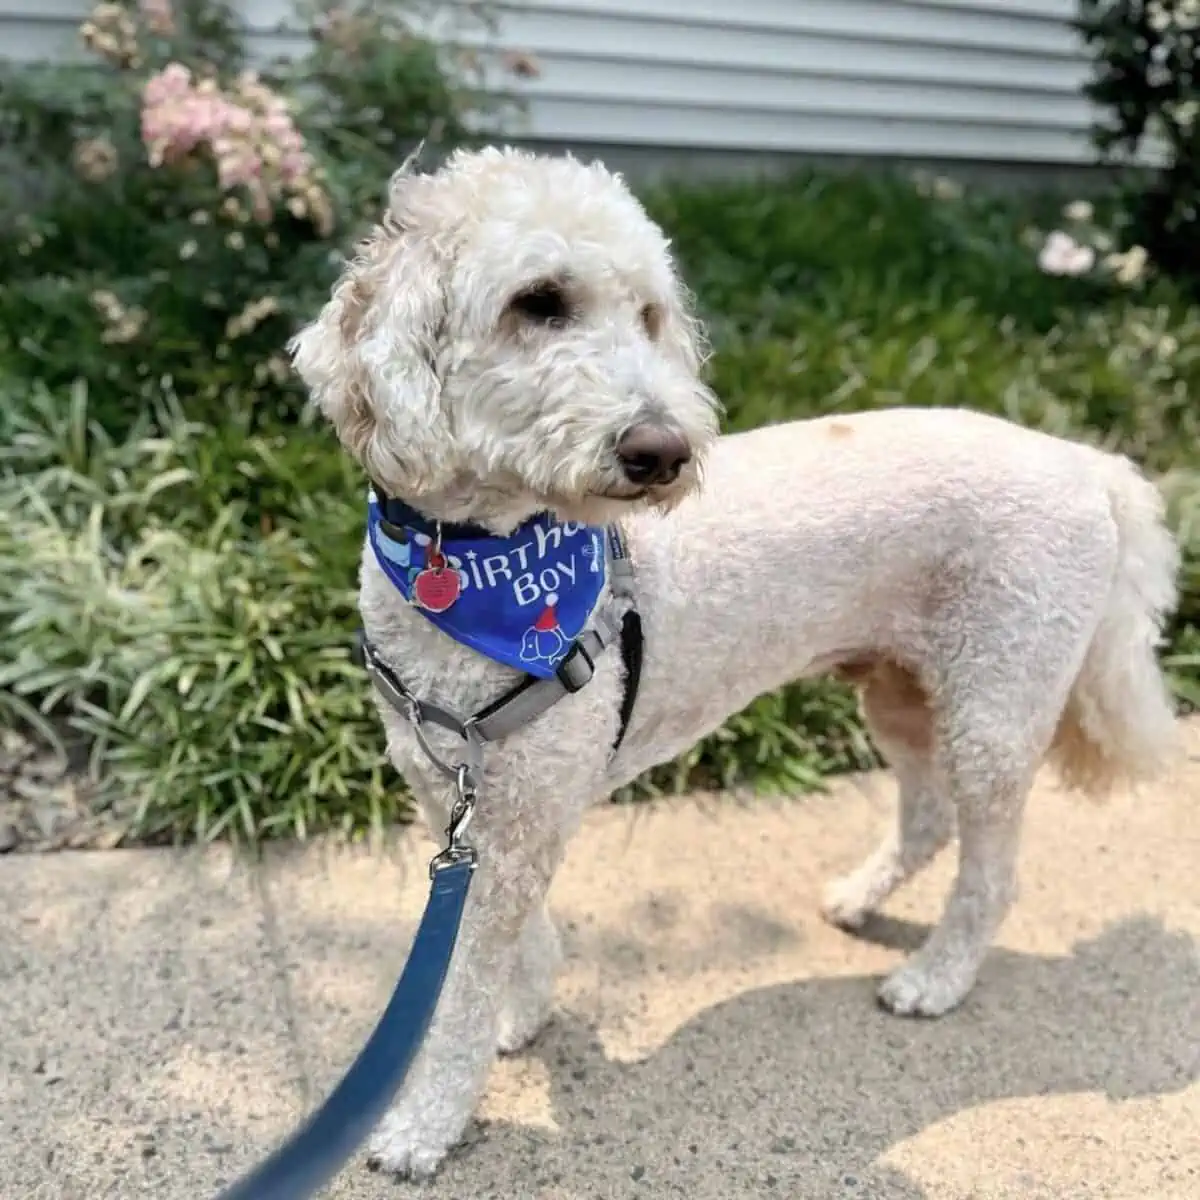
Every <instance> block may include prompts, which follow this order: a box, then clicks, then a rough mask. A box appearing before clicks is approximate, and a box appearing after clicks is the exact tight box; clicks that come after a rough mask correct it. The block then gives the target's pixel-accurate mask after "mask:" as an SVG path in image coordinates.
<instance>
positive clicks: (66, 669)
mask: <svg viewBox="0 0 1200 1200" xmlns="http://www.w3.org/2000/svg"><path fill="white" fill-rule="evenodd" d="M647 199H648V203H649V204H650V207H651V209H652V211H653V213H654V215H655V216H656V217H658V218H659V219H660V220H661V221H662V222H663V224H664V225H665V226H666V228H667V229H668V231H669V232H670V234H671V236H672V238H673V239H674V243H675V247H676V251H677V253H678V255H679V258H680V261H681V263H682V264H683V267H684V271H685V274H686V276H687V278H688V280H689V282H690V284H691V285H692V287H693V289H694V290H695V292H696V294H697V300H698V303H699V306H700V308H701V311H702V313H703V315H704V317H705V318H706V320H707V321H708V323H709V325H710V328H711V331H712V335H713V340H714V344H715V349H716V358H715V360H714V363H713V375H714V381H715V383H716V386H717V388H718V391H719V392H720V393H721V395H722V398H723V399H724V401H725V403H726V405H727V408H728V424H729V426H730V427H731V428H746V427H750V426H754V425H759V424H762V423H764V422H769V421H777V420H783V419H788V418H792V417H797V416H805V415H814V414H818V413H828V412H835V411H845V410H850V409H859V408H869V407H881V406H888V405H895V404H898V403H906V404H925V405H960V404H965V405H968V406H971V407H977V408H983V409H987V410H990V411H993V412H999V413H1002V414H1005V415H1008V416H1010V417H1013V418H1015V419H1017V420H1020V421H1022V422H1024V423H1027V424H1030V425H1035V426H1038V427H1041V428H1045V429H1049V430H1051V431H1054V432H1058V433H1069V434H1071V435H1073V436H1080V437H1085V438H1088V439H1091V440H1094V441H1096V442H1099V443H1102V444H1105V445H1109V446H1112V447H1114V448H1119V449H1122V450H1125V451H1127V452H1129V453H1131V454H1132V455H1134V456H1135V457H1137V458H1138V459H1139V460H1140V461H1142V462H1143V463H1145V464H1146V465H1147V467H1148V468H1149V469H1150V470H1152V471H1153V472H1155V473H1156V474H1159V475H1161V476H1163V484H1164V488H1165V490H1166V491H1167V493H1168V495H1169V497H1170V500H1171V511H1172V519H1173V521H1174V523H1175V525H1176V527H1177V529H1178V530H1179V531H1180V536H1181V538H1182V540H1183V541H1184V544H1185V550H1186V556H1187V560H1186V561H1187V565H1186V568H1185V574H1184V579H1183V584H1184V603H1183V607H1182V609H1181V612H1180V616H1179V618H1178V619H1177V621H1176V623H1175V625H1174V627H1173V628H1172V631H1171V633H1172V636H1171V645H1170V647H1169V650H1168V653H1167V655H1166V662H1167V665H1168V667H1169V669H1170V672H1171V676H1172V680H1173V683H1174V686H1175V688H1176V690H1177V693H1178V695H1179V697H1180V699H1181V701H1182V702H1184V703H1190V704H1193V705H1195V704H1197V703H1198V702H1200V635H1198V634H1197V632H1196V629H1197V627H1198V626H1200V449H1198V447H1200V441H1198V434H1200V428H1198V426H1200V411H1198V410H1197V407H1196V405H1195V403H1194V402H1193V400H1192V399H1191V397H1192V396H1194V395H1195V394H1196V392H1197V388H1198V386H1200V312H1197V311H1196V310H1194V309H1191V308H1189V307H1187V306H1186V305H1185V304H1184V303H1183V302H1182V301H1181V300H1179V299H1178V298H1177V297H1176V295H1175V294H1174V292H1173V291H1172V289H1171V288H1170V287H1169V286H1168V285H1167V284H1165V283H1159V284H1155V285H1153V286H1152V288H1151V289H1150V290H1149V291H1147V292H1144V293H1139V294H1124V293H1119V292H1115V291H1112V290H1111V289H1107V288H1105V287H1103V286H1100V285H1096V284H1091V283H1087V282H1083V281H1069V280H1067V281H1064V280H1055V279H1050V278H1047V277H1045V276H1043V275H1042V274H1041V273H1040V272H1039V271H1038V270H1037V268H1036V265H1035V263H1034V261H1033V255H1032V252H1031V250H1030V249H1029V246H1028V241H1027V233H1028V230H1029V228H1030V226H1031V224H1034V223H1038V224H1041V225H1042V227H1046V223H1047V222H1048V221H1050V220H1051V219H1052V217H1053V214H1054V211H1055V203H1056V202H1051V201H1049V200H1036V199H1035V200H1024V201H1021V200H1014V199H1008V200H1000V199H996V198H989V197H986V196H971V195H968V196H965V197H958V198H950V199H937V198H933V197H931V196H928V195H924V194H922V192H921V191H920V190H918V189H917V188H915V187H914V186H913V185H912V183H911V182H910V181H907V180H904V179H900V178H886V177H881V176H878V175H873V176H863V175H845V174H831V173H823V172H808V173H805V174H803V175H800V176H797V177H796V178H794V179H791V180H788V181H786V182H782V183H774V184H761V183H739V184H733V185H728V186H718V187H712V186H708V187H701V188H697V187H676V188H671V189H665V190H662V191H659V192H656V193H654V194H652V195H650V196H648V198H647ZM184 399H185V400H186V397H184ZM0 405H2V412H0V434H2V435H3V436H0V447H3V449H0V572H2V573H3V577H4V578H5V579H7V580H9V581H10V587H9V588H6V589H4V590H3V591H2V592H0V663H6V664H8V665H7V666H3V667H0V716H2V715H3V714H4V713H5V712H7V714H8V716H9V718H10V719H13V720H22V721H26V722H40V721H42V720H43V718H44V717H45V716H46V714H54V715H56V716H61V715H64V714H69V715H70V716H71V718H72V720H73V721H74V722H75V723H76V724H77V725H79V726H80V727H81V728H82V729H84V730H85V731H86V732H87V734H88V735H89V736H90V737H91V739H92V745H93V751H94V752H93V761H94V764H95V768H96V770H97V773H98V774H99V775H100V777H101V778H102V780H103V781H104V783H105V785H106V786H107V787H108V788H109V789H110V791H111V792H112V793H113V794H116V795H120V796H123V797H131V798H132V799H133V801H134V803H135V804H136V816H137V821H138V828H139V830H140V831H141V832H143V833H145V834H149V835H162V836H175V837H211V836H216V835H234V836H238V837H240V838H255V837H260V836H270V835H275V834H282V833H293V832H297V833H306V832H311V831H314V830H317V829H320V828H325V827H330V826H332V827H337V828H341V829H344V830H347V831H361V830H363V829H365V828H367V827H370V826H372V825H375V826H377V825H379V824H382V823H384V822H386V821H389V820H392V819H394V818H396V817H397V816H401V815H403V814H404V812H405V811H406V800H405V797H404V794H403V791H402V789H401V787H400V786H399V784H398V781H397V780H396V779H395V778H394V777H393V775H392V773H391V771H390V768H388V767H387V766H386V765H385V764H384V762H383V758H382V750H383V737H382V733H381V731H380V729H379V728H378V725H377V721H376V719H375V716H374V713H373V710H372V708H371V705H370V703H369V697H368V694H367V687H366V683H365V680H364V679H363V678H362V676H361V675H360V674H359V673H358V672H357V671H356V670H355V669H354V668H353V667H352V666H351V664H350V661H349V644H350V635H351V632H352V630H353V628H354V625H355V613H354V577H355V570H356V565H357V558H358V552H359V542H360V537H361V518H362V514H361V497H362V484H361V480H360V478H359V477H358V475H357V473H356V472H355V470H354V469H353V468H352V467H351V466H350V465H349V464H348V463H347V462H346V460H345V459H344V457H343V456H342V455H341V453H340V452H339V451H338V450H337V449H336V447H335V445H334V443H333V439H332V437H331V436H330V435H329V434H327V433H326V431H325V430H323V429H321V428H317V427H313V426H309V425H301V426H298V427H293V428H289V429H287V430H278V431H274V432H272V431H270V430H267V431H266V432H264V431H263V430H262V429H261V428H259V429H253V428H252V426H251V423H250V421H249V420H246V419H242V418H241V417H240V416H239V415H238V411H237V406H236V405H234V406H231V414H230V417H229V419H228V420H227V421H224V422H223V423H222V424H221V426H220V427H219V428H218V427H211V426H205V425H195V424H191V423H189V422H188V421H187V420H186V419H185V417H184V416H183V415H182V414H183V411H184V410H185V409H186V404H185V405H182V406H181V405H180V404H178V403H177V402H175V401H173V400H172V399H171V397H170V396H169V395H166V394H164V396H163V399H162V401H161V404H160V409H159V411H158V412H156V413H150V414H148V416H147V423H146V425H145V428H144V429H141V430H138V431H135V432H134V434H133V435H131V436H130V437H128V438H124V439H122V440H121V441H119V442H114V441H113V440H111V439H109V438H107V437H106V436H105V435H104V433H103V431H102V430H101V429H99V428H97V427H96V426H95V424H94V423H93V422H92V421H91V419H90V415H89V409H88V404H87V393H86V389H84V388H82V387H79V388H76V389H75V390H74V391H73V392H72V393H70V394H69V395H63V394H53V395H51V394H45V393H36V394H33V395H31V394H29V393H28V392H27V390H17V391H15V392H14V393H13V394H11V395H7V396H0ZM253 406H254V401H253V400H252V399H248V401H247V404H246V405H245V407H246V409H247V411H249V410H251V409H252V408H253ZM151 417H153V418H154V420H151V419H150V418H151ZM152 429H153V430H155V431H156V432H155V433H154V435H153V436H151V433H150V431H151V430H152ZM872 761H873V756H872V752H871V749H870V746H869V744H868V743H867V741H866V739H865V737H864V734H863V731H862V728H861V726H860V724H859V722H858V720H857V716H856V712H855V708H854V704H853V702H852V699H851V697H850V696H849V694H848V693H847V692H845V691H844V690H842V689H840V688H837V687H835V686H833V685H827V684H813V685H803V686H797V687H793V688H789V689H787V690H786V691H785V692H783V693H781V694H778V695H774V696H769V697H764V698H763V699H761V700H759V701H757V702H756V703H755V704H753V705H751V706H750V708H748V709H747V710H746V711H745V712H743V713H741V714H739V715H738V716H736V717H734V718H733V719H732V720H731V721H730V722H729V723H728V724H727V726H726V727H725V728H724V729H723V730H721V731H720V732H719V733H718V734H716V735H715V736H713V737H712V738H709V739H708V740H707V741H705V742H704V743H703V744H702V745H700V746H698V747H696V748H695V750H693V751H692V752H691V753H689V754H688V755H686V756H685V757H684V758H683V759H682V760H680V761H679V762H677V763H675V764H672V765H671V766H670V767H668V768H664V769H661V770H658V771H656V772H654V773H653V774H652V776H651V777H649V778H648V779H646V780H643V781H642V783H641V784H640V785H639V787H638V788H636V789H635V793H637V794H645V793H650V792H655V791H661V790H678V789H682V788H687V787H689V786H693V785H696V784H699V783H702V784H705V785H708V786H714V785H715V786H728V785H732V784H750V785H752V786H755V787H758V788H761V789H764V790H766V789H780V788H786V789H790V790H796V789H806V788H812V787H816V786H819V785H820V781H821V780H822V779H823V778H824V777H825V776H826V775H828V774H829V773H830V772H835V771H841V770H845V769H848V768H854V767H859V766H864V765H869V764H870V763H871V762H872Z"/></svg>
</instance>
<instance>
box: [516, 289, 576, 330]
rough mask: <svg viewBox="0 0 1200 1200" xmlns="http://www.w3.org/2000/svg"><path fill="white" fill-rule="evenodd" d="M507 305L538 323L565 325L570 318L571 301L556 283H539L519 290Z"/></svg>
mask: <svg viewBox="0 0 1200 1200" xmlns="http://www.w3.org/2000/svg"><path fill="white" fill-rule="evenodd" d="M509 307H510V308H511V309H512V310H513V311H514V312H518V313H520V314H521V316H523V317H525V318H526V319H527V320H529V321H533V322H535V323H536V324H538V325H552V326H558V325H565V324H566V323H567V321H569V320H570V319H571V303H570V301H569V300H568V299H567V294H566V292H564V291H563V289H562V288H561V287H559V285H558V284H557V283H539V284H538V285H537V287H532V288H529V289H528V290H527V291H524V292H519V293H518V294H517V295H515V296H514V297H513V298H512V300H511V302H510V303H509Z"/></svg>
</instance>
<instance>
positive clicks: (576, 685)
mask: <svg viewBox="0 0 1200 1200" xmlns="http://www.w3.org/2000/svg"><path fill="white" fill-rule="evenodd" d="M595 673H596V664H595V663H594V662H593V661H592V659H591V656H590V655H589V654H588V652H587V651H586V650H585V649H584V648H583V646H582V645H581V644H580V643H579V642H578V641H577V642H576V643H575V644H574V645H573V646H572V647H571V649H570V650H568V651H567V655H566V657H565V658H564V659H563V660H562V662H560V663H559V664H558V668H557V669H556V670H555V672H554V674H555V675H556V676H558V681H559V683H561V684H562V685H563V688H564V689H565V691H566V693H567V695H568V696H573V695H574V694H575V693H576V692H578V691H581V690H582V689H583V688H584V687H586V686H587V684H588V683H590V682H591V678H592V676H593V675H594V674H595Z"/></svg>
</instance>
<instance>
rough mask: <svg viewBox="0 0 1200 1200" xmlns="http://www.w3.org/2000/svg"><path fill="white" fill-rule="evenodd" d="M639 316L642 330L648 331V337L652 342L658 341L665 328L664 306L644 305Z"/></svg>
mask: <svg viewBox="0 0 1200 1200" xmlns="http://www.w3.org/2000/svg"><path fill="white" fill-rule="evenodd" d="M638 316H639V318H640V319H641V322H642V328H643V329H644V330H645V331H646V336H647V337H648V338H649V339H650V340H651V341H652V342H656V341H658V337H659V334H661V333H662V327H663V310H662V306H661V305H659V304H643V305H642V311H641V312H640V313H639V314H638Z"/></svg>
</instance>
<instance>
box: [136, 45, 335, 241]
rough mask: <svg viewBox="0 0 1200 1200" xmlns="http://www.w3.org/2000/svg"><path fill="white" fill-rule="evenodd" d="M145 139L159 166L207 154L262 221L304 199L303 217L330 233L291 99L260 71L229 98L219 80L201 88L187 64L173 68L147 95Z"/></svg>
mask: <svg viewBox="0 0 1200 1200" xmlns="http://www.w3.org/2000/svg"><path fill="white" fill-rule="evenodd" d="M142 140H143V142H144V143H145V145H146V149H147V153H148V155H149V159H150V163H151V164H152V165H153V166H161V165H162V164H164V163H171V162H178V161H179V160H181V159H184V158H186V157H187V156H188V155H190V154H192V153H193V152H196V151H201V150H206V151H207V152H208V153H209V154H210V155H211V156H212V159H213V161H214V164H215V166H216V170H217V181H218V184H219V186H220V187H221V189H222V191H226V192H229V191H232V190H233V189H235V188H245V189H246V190H247V192H248V193H249V196H248V198H249V200H250V205H251V208H252V210H253V213H254V215H255V217H256V218H257V219H258V220H260V221H264V222H265V221H269V220H270V218H271V215H272V213H273V211H274V209H275V207H276V206H277V204H279V203H280V202H284V203H286V204H287V207H288V208H289V210H294V208H295V202H296V201H298V200H300V199H301V198H302V199H303V204H302V205H301V208H302V210H303V211H304V212H306V213H313V214H316V217H315V219H317V220H318V224H319V225H320V226H321V227H323V228H324V227H327V226H328V225H329V223H330V220H329V206H328V203H327V200H326V198H325V197H324V193H323V191H322V189H321V188H320V187H318V185H317V184H316V182H315V180H314V178H313V170H314V164H313V161H312V156H311V155H310V154H309V153H308V151H307V150H306V148H305V145H304V138H303V137H302V136H301V134H300V131H299V130H298V129H297V128H296V125H295V122H294V121H293V119H292V116H291V113H290V112H289V111H288V105H287V101H286V99H285V98H284V97H282V96H279V95H277V94H276V93H275V92H273V91H271V89H270V88H268V87H267V86H266V85H265V84H263V83H262V82H261V81H260V80H259V79H258V77H257V76H256V75H255V74H254V73H253V72H245V73H243V74H242V75H241V76H240V77H239V78H238V81H237V85H236V88H235V90H234V91H233V92H232V93H230V92H226V91H223V90H222V89H221V88H220V87H219V86H218V85H217V83H216V81H215V80H211V79H205V80H202V81H200V82H199V83H196V82H195V80H194V79H193V77H192V74H191V72H190V71H189V70H188V69H187V67H185V66H183V65H182V64H181V63H170V64H168V65H167V66H166V67H164V68H163V70H162V71H160V72H158V74H156V75H153V76H151V78H150V79H148V80H147V81H146V84H145V87H144V89H143V92H142Z"/></svg>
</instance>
